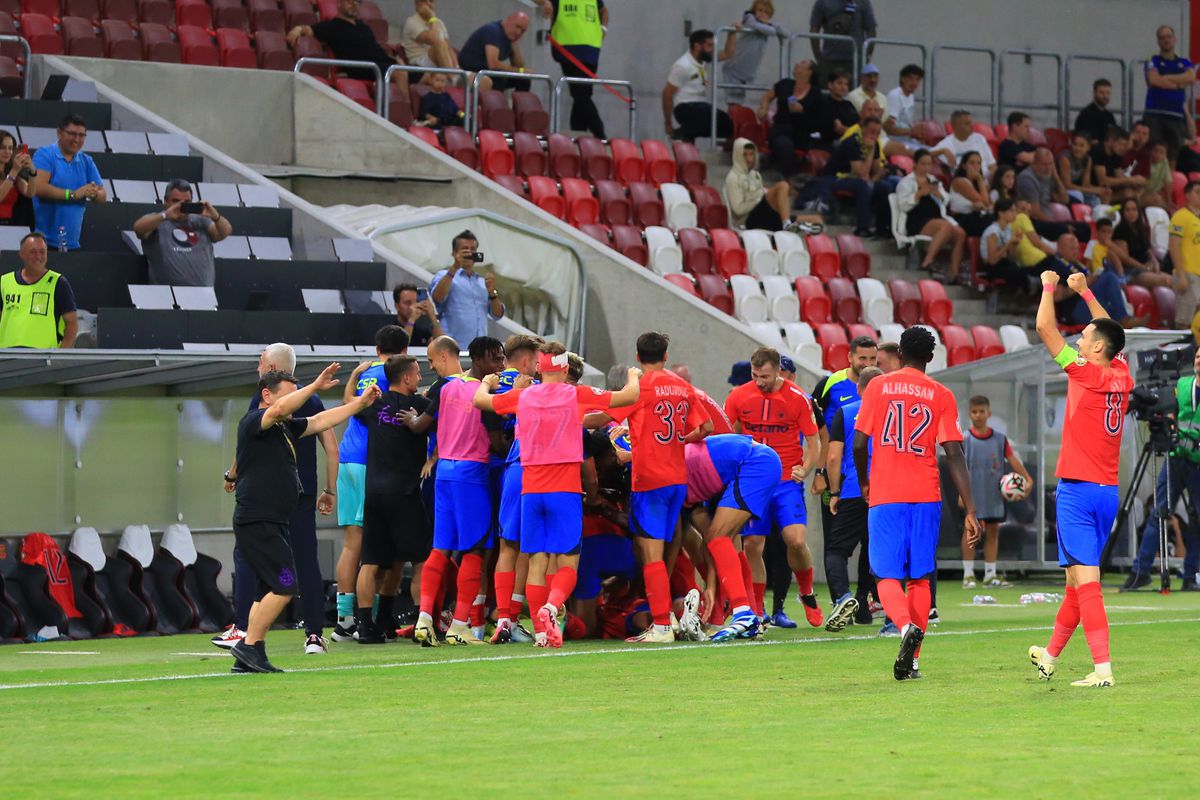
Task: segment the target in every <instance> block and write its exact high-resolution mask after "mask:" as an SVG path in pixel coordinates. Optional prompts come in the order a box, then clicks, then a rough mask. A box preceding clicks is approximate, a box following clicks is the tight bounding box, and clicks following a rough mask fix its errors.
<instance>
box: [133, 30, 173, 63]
mask: <svg viewBox="0 0 1200 800" xmlns="http://www.w3.org/2000/svg"><path fill="white" fill-rule="evenodd" d="M138 31H139V32H140V33H141V35H142V54H143V55H144V56H145V58H146V60H147V61H157V62H160V63H164V64H182V63H183V53H182V52H181V51H180V49H179V43H178V42H176V41H175V40H174V39H172V38H171V32H170V31H169V30H167V26H166V25H161V24H159V23H157V22H143V23H142V24H140V25H138Z"/></svg>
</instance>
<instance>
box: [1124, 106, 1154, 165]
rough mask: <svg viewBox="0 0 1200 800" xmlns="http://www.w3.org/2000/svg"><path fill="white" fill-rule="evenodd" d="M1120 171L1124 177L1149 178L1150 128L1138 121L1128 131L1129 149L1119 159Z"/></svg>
mask: <svg viewBox="0 0 1200 800" xmlns="http://www.w3.org/2000/svg"><path fill="white" fill-rule="evenodd" d="M1121 169H1123V170H1124V171H1125V174H1126V175H1140V176H1142V177H1143V178H1146V179H1149V178H1150V126H1149V125H1148V124H1147V123H1146V120H1144V119H1139V120H1138V121H1137V122H1135V123H1133V127H1132V128H1130V130H1129V149H1128V150H1127V151H1126V152H1125V155H1124V156H1123V157H1122V158H1121Z"/></svg>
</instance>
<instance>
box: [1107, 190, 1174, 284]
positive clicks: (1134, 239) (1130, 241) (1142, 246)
mask: <svg viewBox="0 0 1200 800" xmlns="http://www.w3.org/2000/svg"><path fill="white" fill-rule="evenodd" d="M1109 249H1110V251H1111V252H1112V254H1113V255H1114V256H1116V258H1117V261H1118V263H1120V265H1121V269H1123V270H1124V271H1125V280H1126V282H1127V283H1132V284H1134V285H1135V286H1145V287H1147V288H1152V287H1154V286H1170V285H1171V276H1170V275H1168V274H1166V273H1165V272H1163V271H1162V268H1161V266H1160V265H1159V263H1158V259H1157V258H1156V257H1155V255H1154V248H1153V247H1152V246H1151V241H1150V221H1149V220H1147V219H1146V209H1145V208H1143V207H1142V204H1141V203H1140V202H1138V200H1137V199H1136V198H1133V197H1131V198H1129V199H1128V200H1126V201H1125V202H1123V203H1121V218H1120V220H1119V221H1118V222H1117V226H1116V228H1114V229H1113V241H1112V245H1111V246H1110V248H1109Z"/></svg>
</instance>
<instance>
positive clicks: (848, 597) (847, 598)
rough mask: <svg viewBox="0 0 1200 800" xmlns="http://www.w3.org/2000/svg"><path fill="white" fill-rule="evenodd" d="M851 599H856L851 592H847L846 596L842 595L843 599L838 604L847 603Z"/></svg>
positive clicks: (840, 598) (838, 600)
mask: <svg viewBox="0 0 1200 800" xmlns="http://www.w3.org/2000/svg"><path fill="white" fill-rule="evenodd" d="M851 597H854V595H852V594H850V593H849V592H846V593H845V594H844V595H842V596H841V597H839V598H838V599H837V602H838V603H844V602H846V601H847V600H849V599H850V598H851Z"/></svg>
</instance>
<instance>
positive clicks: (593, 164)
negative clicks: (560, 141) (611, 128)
mask: <svg viewBox="0 0 1200 800" xmlns="http://www.w3.org/2000/svg"><path fill="white" fill-rule="evenodd" d="M576 144H578V145H579V156H580V165H581V169H582V173H583V174H582V177H584V178H587V179H588V180H589V181H592V182H593V183H595V182H596V181H598V180H605V179H611V178H613V177H614V175H613V161H612V156H610V155H609V154H608V151H607V150H605V148H604V143H603V142H601V141H600V140H599V139H597V138H596V137H595V136H580V137H579V139H578V140H576Z"/></svg>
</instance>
